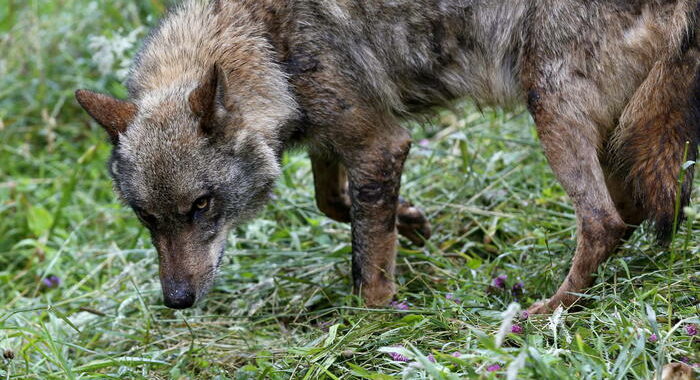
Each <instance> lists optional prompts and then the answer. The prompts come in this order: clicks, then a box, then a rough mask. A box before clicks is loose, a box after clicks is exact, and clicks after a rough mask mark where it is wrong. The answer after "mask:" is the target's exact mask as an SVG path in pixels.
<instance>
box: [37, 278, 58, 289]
mask: <svg viewBox="0 0 700 380" xmlns="http://www.w3.org/2000/svg"><path fill="white" fill-rule="evenodd" d="M41 283H42V284H44V286H46V287H47V288H57V287H59V286H60V285H61V279H60V278H59V277H58V276H54V275H48V276H46V277H45V278H44V279H43V280H41Z"/></svg>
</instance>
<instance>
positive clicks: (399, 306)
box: [390, 301, 410, 310]
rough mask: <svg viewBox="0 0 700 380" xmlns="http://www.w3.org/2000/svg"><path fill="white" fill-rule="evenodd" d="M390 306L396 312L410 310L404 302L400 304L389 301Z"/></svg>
mask: <svg viewBox="0 0 700 380" xmlns="http://www.w3.org/2000/svg"><path fill="white" fill-rule="evenodd" d="M390 306H391V307H393V308H394V309H396V310H408V309H410V307H409V306H408V304H407V303H406V301H401V302H397V301H391V304H390Z"/></svg>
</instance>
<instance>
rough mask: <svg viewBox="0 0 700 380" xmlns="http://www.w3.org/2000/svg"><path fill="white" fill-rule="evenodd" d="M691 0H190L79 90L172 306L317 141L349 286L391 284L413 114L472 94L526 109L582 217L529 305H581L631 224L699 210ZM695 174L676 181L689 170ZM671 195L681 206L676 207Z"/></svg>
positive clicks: (372, 297) (318, 188)
mask: <svg viewBox="0 0 700 380" xmlns="http://www.w3.org/2000/svg"><path fill="white" fill-rule="evenodd" d="M699 4H700V2H698V1H697V0H629V1H623V0H511V1H488V0H372V1H362V0H294V1H284V0H213V1H208V2H205V1H202V0H185V1H183V2H182V3H180V4H179V5H177V6H175V7H174V8H173V9H171V10H170V11H169V13H168V14H167V15H166V16H165V17H164V18H163V19H162V21H161V22H160V24H159V25H158V26H157V27H155V28H154V30H153V31H152V32H151V34H150V35H149V36H148V37H147V38H146V39H145V42H144V43H143V45H142V47H141V49H140V51H139V53H138V54H137V56H136V58H135V60H134V63H133V66H132V68H131V71H130V74H129V77H128V80H127V83H126V85H127V88H128V94H129V95H128V99H127V100H120V99H116V98H113V97H111V96H109V95H105V94H100V93H97V92H92V91H89V90H78V91H77V92H76V98H77V100H78V102H79V103H80V105H82V107H83V108H84V109H85V110H86V111H87V113H88V114H90V115H91V116H92V117H93V118H94V119H95V120H96V121H97V122H98V123H99V124H100V125H101V126H102V127H104V129H105V130H106V131H107V133H108V135H109V137H110V139H111V142H112V143H113V152H112V156H111V158H110V160H109V164H108V168H109V172H110V174H111V176H112V178H113V180H114V184H115V189H116V192H117V194H118V195H119V197H120V198H121V199H123V200H124V201H125V202H126V204H128V205H129V206H130V207H131V208H133V210H134V211H135V213H136V215H137V216H138V218H139V219H140V220H141V222H142V223H143V224H144V226H146V228H148V229H149V230H150V232H151V236H152V240H153V244H154V245H155V247H156V250H157V252H158V257H159V262H160V280H161V284H162V289H163V296H164V301H165V305H166V306H168V307H172V308H187V307H190V306H192V305H193V304H194V303H195V302H196V301H198V300H200V299H201V298H203V297H204V295H205V294H206V292H207V290H208V289H209V287H210V286H211V283H212V280H213V278H214V275H215V272H216V270H217V268H218V267H219V264H220V262H221V257H222V254H223V252H224V247H225V242H226V237H227V234H228V232H229V231H230V230H231V228H232V227H233V226H235V225H238V224H240V223H242V222H244V221H245V220H246V219H248V218H250V217H252V216H253V215H254V214H255V213H256V212H257V211H258V210H259V209H260V208H261V207H262V206H263V205H264V204H265V202H266V201H267V200H268V199H269V198H270V192H271V190H272V189H273V187H274V184H275V180H276V178H277V177H278V176H279V174H280V159H281V156H282V154H283V152H284V151H285V150H287V149H291V148H300V147H301V148H304V149H306V150H307V151H308V153H309V156H310V159H311V165H312V172H313V176H314V180H315V185H314V186H315V197H316V202H317V205H318V207H319V209H320V210H321V211H322V212H323V213H325V214H326V215H327V216H329V217H330V218H332V219H334V220H338V221H341V222H350V223H351V226H352V275H353V288H354V291H355V292H356V293H357V294H359V295H361V296H362V298H363V299H364V302H365V303H366V305H368V306H381V305H385V304H386V303H387V302H388V301H390V300H391V299H392V297H393V296H394V294H395V292H396V287H395V284H394V266H395V257H396V244H397V234H398V233H401V234H403V235H405V236H406V237H408V238H409V240H410V241H412V242H413V243H416V244H421V243H422V242H423V239H427V238H428V237H429V236H430V232H431V229H430V224H429V222H428V220H427V218H426V216H425V214H424V213H423V212H422V211H421V210H420V209H419V208H417V207H415V206H413V205H412V204H411V202H409V201H407V200H404V199H402V198H401V197H399V188H400V178H401V172H402V169H403V164H404V160H405V159H406V156H407V155H408V153H409V149H410V146H411V138H410V134H409V132H408V131H407V130H406V129H404V128H403V127H402V121H404V120H406V119H410V118H413V117H416V116H417V115H421V114H423V113H425V112H430V110H431V109H432V108H433V107H435V106H441V105H446V104H449V103H450V102H453V101H455V100H458V99H464V98H470V99H473V100H474V101H475V102H476V103H477V104H479V105H480V106H515V105H518V104H524V105H526V106H527V108H528V110H529V112H530V113H531V114H532V117H533V119H534V121H535V124H536V127H537V132H538V136H539V139H540V141H541V145H542V147H543V150H544V154H545V155H546V157H547V159H548V162H549V164H550V166H551V168H552V170H553V172H554V174H555V176H556V178H557V179H558V180H559V182H560V183H561V185H562V186H563V188H564V190H565V191H566V193H567V194H568V196H569V198H570V199H571V202H572V203H573V205H574V208H575V211H576V234H577V243H576V251H575V254H574V257H573V261H572V264H571V268H570V270H569V273H568V275H567V276H566V278H565V279H564V281H563V283H562V284H561V287H560V288H559V289H558V290H557V292H556V293H555V294H554V295H552V296H551V297H549V298H548V299H546V300H544V301H542V302H538V303H536V304H534V305H532V306H531V307H530V312H532V313H548V312H551V311H552V310H553V309H555V308H557V307H559V306H564V307H569V306H572V305H574V304H575V303H577V301H578V296H577V294H580V293H583V292H584V291H585V290H586V288H587V287H588V286H590V284H591V283H592V281H593V279H594V278H593V277H594V276H593V274H594V272H595V271H596V269H597V267H598V266H599V265H600V264H601V263H602V262H603V261H604V260H605V259H606V258H607V257H608V256H609V255H610V254H611V253H612V252H613V251H614V250H615V249H616V247H618V246H619V244H620V243H621V242H622V241H623V240H624V238H625V237H626V236H628V235H629V233H630V232H631V231H633V230H634V228H635V227H636V226H638V225H639V224H640V223H642V222H644V221H649V223H651V224H652V225H653V226H654V227H655V229H656V231H657V235H658V237H659V239H660V241H662V242H664V241H667V240H668V239H669V236H670V235H671V234H672V232H673V228H674V226H676V225H677V224H678V223H677V222H678V220H680V218H682V212H678V211H677V210H678V209H677V208H676V204H679V205H680V209H681V210H682V208H683V206H685V205H686V204H688V202H689V198H690V193H691V185H692V178H693V168H692V167H684V166H683V163H684V160H688V161H693V160H695V158H696V155H697V144H698V134H699V133H700V129H699V128H700V70H699V68H700V44H699V42H698V38H697V34H698V23H697V19H698V16H699V15H700V5H699ZM682 170H685V171H686V173H684V176H683V177H682V178H684V180H683V182H682V183H679V181H678V178H679V176H680V174H681V171H682ZM677 200H678V201H679V202H677Z"/></svg>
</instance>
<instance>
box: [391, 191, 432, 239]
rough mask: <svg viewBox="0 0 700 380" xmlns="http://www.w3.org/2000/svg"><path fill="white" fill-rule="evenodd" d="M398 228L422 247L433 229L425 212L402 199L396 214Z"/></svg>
mask: <svg viewBox="0 0 700 380" xmlns="http://www.w3.org/2000/svg"><path fill="white" fill-rule="evenodd" d="M396 228H397V229H398V231H399V233H400V234H401V235H403V236H404V237H405V238H406V239H408V240H410V241H411V243H413V244H415V245H416V246H419V247H422V246H423V245H424V244H425V241H426V240H428V239H429V238H430V235H431V233H432V229H431V227H430V222H428V218H426V217H425V214H424V213H423V211H422V210H421V209H419V208H418V207H415V206H413V205H412V204H411V203H410V202H408V201H406V200H403V199H401V201H400V202H399V208H398V210H397V216H396Z"/></svg>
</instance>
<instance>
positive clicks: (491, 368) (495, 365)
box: [486, 364, 501, 372]
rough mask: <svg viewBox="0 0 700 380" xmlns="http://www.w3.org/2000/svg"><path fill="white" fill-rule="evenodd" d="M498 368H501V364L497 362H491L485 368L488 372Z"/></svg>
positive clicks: (498, 369)
mask: <svg viewBox="0 0 700 380" xmlns="http://www.w3.org/2000/svg"><path fill="white" fill-rule="evenodd" d="M500 369H501V366H500V365H498V364H491V365H490V366H488V367H486V370H487V371H489V372H496V371H500Z"/></svg>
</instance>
